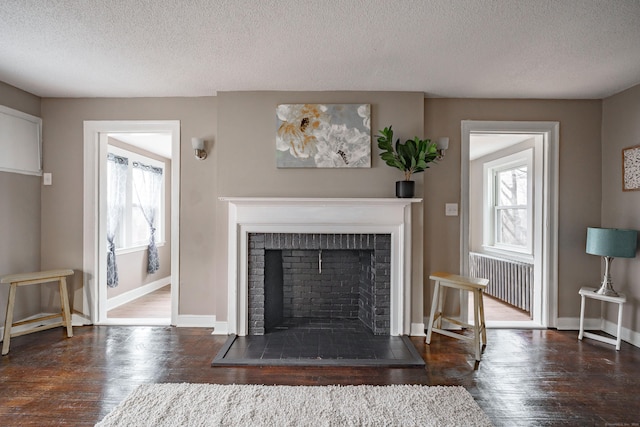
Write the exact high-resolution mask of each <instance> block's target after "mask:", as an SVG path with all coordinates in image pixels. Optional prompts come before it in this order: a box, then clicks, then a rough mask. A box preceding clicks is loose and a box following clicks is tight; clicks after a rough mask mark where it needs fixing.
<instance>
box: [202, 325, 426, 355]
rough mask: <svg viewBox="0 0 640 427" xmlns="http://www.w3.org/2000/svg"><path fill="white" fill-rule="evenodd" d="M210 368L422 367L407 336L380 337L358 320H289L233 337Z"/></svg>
mask: <svg viewBox="0 0 640 427" xmlns="http://www.w3.org/2000/svg"><path fill="white" fill-rule="evenodd" d="M211 365H212V366H247V365H253V366H287V365H299V366H323V365H324V366H394V367H414V366H415V367H424V361H423V360H422V358H421V357H420V355H419V353H418V352H417V351H416V349H415V347H414V346H413V344H412V343H411V341H410V340H409V339H408V338H407V337H393V336H388V335H385V336H376V335H373V333H371V331H369V330H368V329H367V328H366V327H365V326H364V325H363V324H362V323H361V322H360V321H359V320H327V319H306V318H305V319H290V320H287V321H286V322H284V323H283V324H282V325H280V326H278V327H277V328H274V329H273V330H272V331H270V332H267V333H266V334H265V335H251V336H245V337H238V336H235V335H232V336H230V337H229V339H228V340H227V343H226V344H225V346H224V347H223V348H222V349H221V350H220V352H219V353H218V355H217V356H216V357H215V359H214V360H213V362H212V363H211Z"/></svg>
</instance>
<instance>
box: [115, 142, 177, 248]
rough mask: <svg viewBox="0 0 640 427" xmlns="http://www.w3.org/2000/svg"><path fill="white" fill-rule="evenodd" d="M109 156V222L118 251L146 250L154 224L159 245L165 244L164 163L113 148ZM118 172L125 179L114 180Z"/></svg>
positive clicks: (156, 240)
mask: <svg viewBox="0 0 640 427" xmlns="http://www.w3.org/2000/svg"><path fill="white" fill-rule="evenodd" d="M108 153H109V158H108V161H107V181H108V184H107V186H108V187H110V188H108V192H107V194H108V197H107V205H108V214H107V216H108V217H109V218H108V223H111V224H114V225H113V229H114V231H113V232H114V235H115V236H114V239H113V240H114V243H115V248H116V249H118V250H124V249H132V250H133V249H142V248H146V247H147V245H149V238H150V236H151V227H150V225H149V224H150V223H151V224H153V226H154V229H155V230H154V231H155V233H154V238H155V242H156V244H157V245H161V244H162V243H163V242H164V219H165V211H164V206H165V203H164V188H165V187H164V184H165V183H164V163H163V162H159V161H157V160H154V159H151V158H149V157H145V156H142V155H140V154H137V153H133V152H130V151H127V150H124V149H121V148H118V147H113V146H111V145H110V146H109V147H108ZM114 159H116V160H118V161H114ZM123 163H124V164H126V171H125V169H124V166H123ZM118 170H120V171H121V172H120V173H121V174H122V175H123V176H122V177H121V178H118V179H114V177H115V176H116V175H117V174H118Z"/></svg>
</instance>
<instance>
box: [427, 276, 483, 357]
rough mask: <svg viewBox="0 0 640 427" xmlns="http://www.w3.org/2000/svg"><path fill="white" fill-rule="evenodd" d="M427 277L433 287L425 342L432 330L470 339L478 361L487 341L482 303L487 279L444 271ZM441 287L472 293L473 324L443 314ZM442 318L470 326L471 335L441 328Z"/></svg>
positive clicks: (428, 339) (466, 326) (428, 340)
mask: <svg viewBox="0 0 640 427" xmlns="http://www.w3.org/2000/svg"><path fill="white" fill-rule="evenodd" d="M429 279H431V280H433V281H434V282H435V286H434V288H433V299H432V301H431V320H430V321H429V328H428V330H427V338H426V343H427V344H430V343H431V334H432V333H433V332H437V333H439V334H442V335H446V336H448V337H451V338H456V339H461V340H471V341H473V344H474V350H475V359H476V360H477V361H478V362H479V361H480V357H481V353H482V347H483V345H486V343H487V328H486V324H485V320H484V303H483V301H482V295H483V293H484V290H485V289H486V288H487V285H488V284H489V280H488V279H482V278H476V277H466V276H460V275H457V274H452V273H446V272H436V273H433V274H431V275H430V276H429ZM443 288H452V289H458V290H462V291H468V292H470V293H471V294H472V295H473V317H474V319H473V320H474V323H473V325H471V324H468V323H464V322H461V321H459V320H457V319H452V318H449V317H446V316H444V314H443V307H444V300H445V293H444V289H443ZM442 319H444V320H447V321H448V322H451V323H453V324H456V325H459V326H462V327H464V328H472V329H473V337H468V336H465V335H462V334H458V333H455V332H451V331H448V330H445V329H442Z"/></svg>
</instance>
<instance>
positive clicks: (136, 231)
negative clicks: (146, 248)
mask: <svg viewBox="0 0 640 427" xmlns="http://www.w3.org/2000/svg"><path fill="white" fill-rule="evenodd" d="M131 244H132V245H133V246H143V245H147V244H149V224H148V223H147V220H146V219H145V218H144V214H143V213H142V209H140V206H136V205H135V204H134V205H133V207H132V209H131Z"/></svg>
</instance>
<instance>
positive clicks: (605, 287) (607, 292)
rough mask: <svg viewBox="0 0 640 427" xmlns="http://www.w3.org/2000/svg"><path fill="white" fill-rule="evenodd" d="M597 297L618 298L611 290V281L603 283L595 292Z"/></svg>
mask: <svg viewBox="0 0 640 427" xmlns="http://www.w3.org/2000/svg"><path fill="white" fill-rule="evenodd" d="M595 293H596V294H598V295H604V296H607V297H617V296H620V295H619V294H618V293H617V292H616V291H614V290H613V286H611V281H603V282H602V285H601V286H600V289H598V290H597V291H595Z"/></svg>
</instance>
